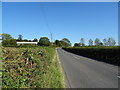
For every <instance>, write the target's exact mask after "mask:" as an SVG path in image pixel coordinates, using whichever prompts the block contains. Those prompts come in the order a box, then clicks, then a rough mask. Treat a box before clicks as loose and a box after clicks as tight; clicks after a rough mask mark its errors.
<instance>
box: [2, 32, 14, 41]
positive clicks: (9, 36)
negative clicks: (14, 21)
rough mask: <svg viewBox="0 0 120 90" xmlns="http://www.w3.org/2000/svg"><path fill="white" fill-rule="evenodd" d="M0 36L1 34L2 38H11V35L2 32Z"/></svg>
mask: <svg viewBox="0 0 120 90" xmlns="http://www.w3.org/2000/svg"><path fill="white" fill-rule="evenodd" d="M0 36H2V40H8V39H12V36H11V35H10V34H6V33H3V34H1V35H0Z"/></svg>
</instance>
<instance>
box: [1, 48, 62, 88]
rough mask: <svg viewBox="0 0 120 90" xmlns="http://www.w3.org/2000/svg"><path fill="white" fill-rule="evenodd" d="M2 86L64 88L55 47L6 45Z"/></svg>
mask: <svg viewBox="0 0 120 90" xmlns="http://www.w3.org/2000/svg"><path fill="white" fill-rule="evenodd" d="M2 50H3V56H2V58H3V68H2V69H3V70H2V71H3V73H2V88H64V81H63V73H62V72H61V69H60V68H61V67H60V64H59V62H58V58H57V53H56V51H55V48H51V47H26V48H23V47H21V48H15V47H5V48H3V49H2Z"/></svg>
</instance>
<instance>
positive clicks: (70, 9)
mask: <svg viewBox="0 0 120 90" xmlns="http://www.w3.org/2000/svg"><path fill="white" fill-rule="evenodd" d="M117 4H118V3H117V2H96V3H95V2H85V3H84V2H78V3H77V2H76V3H73V2H71V3H69V2H67V3H65V2H56V3H55V2H46V3H43V2H31V3H30V2H26V3H25V2H17V3H15V2H11V3H5V2H4V3H3V8H2V9H3V12H2V15H3V17H2V18H3V19H2V24H3V29H2V32H3V33H9V34H11V35H12V36H13V37H14V38H18V35H19V34H21V35H23V39H34V38H37V39H39V38H40V37H43V36H47V37H48V38H49V39H50V33H53V40H56V39H58V40H61V39H62V38H64V37H66V38H68V39H69V40H70V41H71V42H72V44H73V43H75V42H80V38H84V39H85V43H86V44H87V43H88V40H89V39H93V40H95V38H100V40H101V41H102V40H103V39H104V38H108V37H113V38H114V39H115V40H116V41H118V6H117Z"/></svg>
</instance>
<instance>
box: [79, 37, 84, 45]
mask: <svg viewBox="0 0 120 90" xmlns="http://www.w3.org/2000/svg"><path fill="white" fill-rule="evenodd" d="M84 42H85V40H84V38H81V39H80V46H85V43H84Z"/></svg>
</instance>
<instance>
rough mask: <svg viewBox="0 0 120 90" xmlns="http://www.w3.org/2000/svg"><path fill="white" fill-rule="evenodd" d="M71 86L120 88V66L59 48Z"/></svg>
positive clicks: (68, 82)
mask: <svg viewBox="0 0 120 90" xmlns="http://www.w3.org/2000/svg"><path fill="white" fill-rule="evenodd" d="M57 51H58V55H59V58H60V62H61V64H62V68H63V70H64V72H65V77H66V78H65V79H66V82H67V85H68V87H70V88H118V77H117V75H118V67H117V66H114V65H110V64H107V63H104V62H99V61H96V60H92V59H89V58H86V57H82V56H78V55H75V54H72V53H69V52H66V51H64V50H62V49H57Z"/></svg>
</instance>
